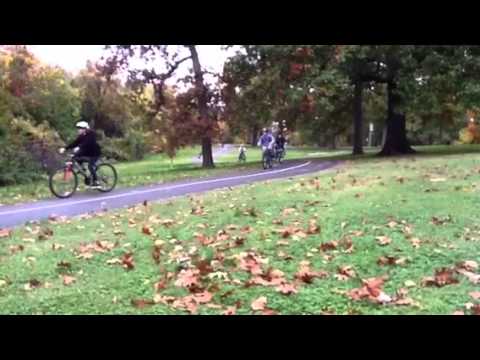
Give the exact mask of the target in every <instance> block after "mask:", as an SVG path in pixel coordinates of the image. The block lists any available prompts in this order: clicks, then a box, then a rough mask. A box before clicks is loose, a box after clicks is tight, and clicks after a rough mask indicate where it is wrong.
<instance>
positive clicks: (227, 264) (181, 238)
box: [0, 147, 480, 314]
mask: <svg viewBox="0 0 480 360" xmlns="http://www.w3.org/2000/svg"><path fill="white" fill-rule="evenodd" d="M434 150H435V151H430V152H429V154H420V155H417V156H413V157H402V158H396V159H380V158H375V157H373V156H371V155H368V154H367V155H365V156H364V157H362V158H361V159H360V160H358V161H351V160H346V161H345V162H344V163H343V165H341V166H340V167H338V168H337V169H332V170H329V171H328V172H325V173H319V174H313V175H311V176H305V177H303V178H293V179H288V180H276V181H268V182H262V183H257V184H253V185H248V186H241V187H237V188H234V189H233V190H227V189H222V190H217V191H214V192H211V193H208V194H204V195H199V196H194V197H185V198H178V199H176V200H173V201H170V202H168V203H160V204H149V205H148V206H147V207H144V206H143V205H141V206H138V207H136V208H132V209H129V210H123V211H117V212H111V213H104V214H101V215H99V216H95V217H89V218H83V219H78V218H77V219H72V220H69V221H67V222H61V221H59V222H57V223H52V222H46V223H42V224H40V225H38V226H33V225H32V226H31V227H30V228H27V227H22V228H18V229H16V230H14V231H13V233H12V234H11V235H9V236H5V235H6V234H5V233H3V234H2V233H0V234H1V235H0V236H2V237H1V238H0V313H2V314H188V313H190V312H196V313H199V314H222V313H224V312H225V311H230V312H235V313H236V314H254V313H255V314H257V313H263V312H266V313H269V312H270V313H272V312H274V313H278V314H324V313H333V314H452V313H453V312H455V311H463V312H464V313H465V314H471V313H475V312H478V311H479V306H478V304H480V301H479V300H478V296H479V291H480V285H479V284H477V282H479V281H480V279H479V278H480V275H477V273H480V270H479V269H477V268H476V265H477V262H479V261H480V253H479V249H480V247H479V246H480V245H479V244H480V243H479V241H480V220H479V217H478V216H477V212H478V188H479V187H480V155H477V154H462V153H458V152H457V148H451V150H452V151H451V152H450V155H449V156H445V155H444V154H445V148H444V147H441V148H437V149H434ZM436 154H437V155H436ZM438 154H443V155H438ZM249 156H250V153H249ZM342 156H345V157H344V158H345V159H348V157H347V156H346V155H342ZM317 227H318V229H317ZM308 230H310V231H308ZM309 232H310V234H309ZM97 241H98V243H96V242H97ZM95 243H96V245H95ZM82 245H83V247H82ZM129 254H131V257H130V256H129ZM132 258H133V262H132ZM107 262H109V263H107ZM307 262H308V263H307ZM465 262H466V263H465ZM129 268H130V269H129ZM443 268H445V269H448V270H447V271H440V270H441V269H443ZM462 268H467V269H468V270H469V272H466V271H465V270H462ZM436 271H437V274H436ZM435 274H436V277H435V278H432V279H428V277H434V276H435ZM296 275H297V276H296ZM65 276H67V277H65ZM380 277H384V279H385V280H384V286H383V288H381V289H380V288H379V287H378V286H375V285H373V282H372V281H370V280H369V281H368V284H369V286H370V290H368V288H366V287H363V288H362V286H363V283H362V280H367V279H371V278H375V279H378V278H380ZM70 281H73V282H72V283H69V282H70ZM305 281H306V282H305ZM280 285H281V286H280ZM377 285H378V282H377ZM429 285H433V286H429ZM187 287H188V288H187ZM359 288H361V290H360V291H356V292H352V289H359ZM366 290H368V291H367V292H366V293H365V291H366ZM380 290H381V291H383V292H384V293H385V294H386V295H388V296H389V297H390V298H391V299H389V300H391V301H385V302H386V303H378V302H377V300H378V299H379V298H378V294H379V293H378V291H380ZM281 291H283V292H285V293H289V292H293V293H291V294H289V295H287V294H282V292H281ZM359 294H364V295H365V294H366V296H365V298H360V299H358V296H359ZM372 294H373V295H372ZM385 294H382V297H384V298H385V296H386V295H385ZM369 296H370V298H369ZM265 301H266V303H265ZM402 304H403V305H402ZM252 305H253V308H255V309H259V310H253V308H252ZM262 309H263V310H262Z"/></svg>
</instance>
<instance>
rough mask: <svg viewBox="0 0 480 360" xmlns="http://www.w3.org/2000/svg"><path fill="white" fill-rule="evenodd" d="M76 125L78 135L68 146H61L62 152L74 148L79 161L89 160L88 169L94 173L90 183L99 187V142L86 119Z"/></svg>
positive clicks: (100, 152)
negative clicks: (97, 166) (97, 164)
mask: <svg viewBox="0 0 480 360" xmlns="http://www.w3.org/2000/svg"><path fill="white" fill-rule="evenodd" d="M75 127H76V128H77V129H78V137H77V138H76V139H75V141H74V142H72V143H71V144H69V145H68V146H67V147H65V148H61V149H60V153H61V154H63V153H64V152H65V150H70V149H73V152H74V155H75V158H76V159H77V160H78V161H79V162H88V170H89V171H90V174H91V175H92V178H91V183H90V185H91V186H92V187H93V188H99V187H100V186H99V184H98V181H97V168H96V163H97V161H98V159H99V157H100V155H101V154H102V151H101V148H100V145H98V143H97V137H96V135H95V132H94V131H93V130H91V129H90V126H89V125H88V123H87V122H86V121H79V122H77V123H76V124H75Z"/></svg>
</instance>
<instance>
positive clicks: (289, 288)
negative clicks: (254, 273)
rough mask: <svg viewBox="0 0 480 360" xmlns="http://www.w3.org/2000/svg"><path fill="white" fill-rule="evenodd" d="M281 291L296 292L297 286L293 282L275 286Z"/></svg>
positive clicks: (286, 293) (284, 293) (285, 292)
mask: <svg viewBox="0 0 480 360" xmlns="http://www.w3.org/2000/svg"><path fill="white" fill-rule="evenodd" d="M275 290H277V291H278V292H279V293H281V294H283V295H290V294H296V293H297V292H298V291H297V288H296V287H295V286H294V285H292V284H281V285H279V286H277V287H276V288H275Z"/></svg>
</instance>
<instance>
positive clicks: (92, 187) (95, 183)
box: [89, 181, 102, 189]
mask: <svg viewBox="0 0 480 360" xmlns="http://www.w3.org/2000/svg"><path fill="white" fill-rule="evenodd" d="M89 188H90V189H101V188H102V186H101V185H100V184H99V183H98V181H95V182H94V183H93V185H91V186H89Z"/></svg>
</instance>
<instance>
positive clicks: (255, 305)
mask: <svg viewBox="0 0 480 360" xmlns="http://www.w3.org/2000/svg"><path fill="white" fill-rule="evenodd" d="M266 305H267V298H266V297H265V296H261V297H259V298H258V299H256V300H254V301H252V304H251V307H252V310H254V311H259V310H264V309H265V306H266Z"/></svg>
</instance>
